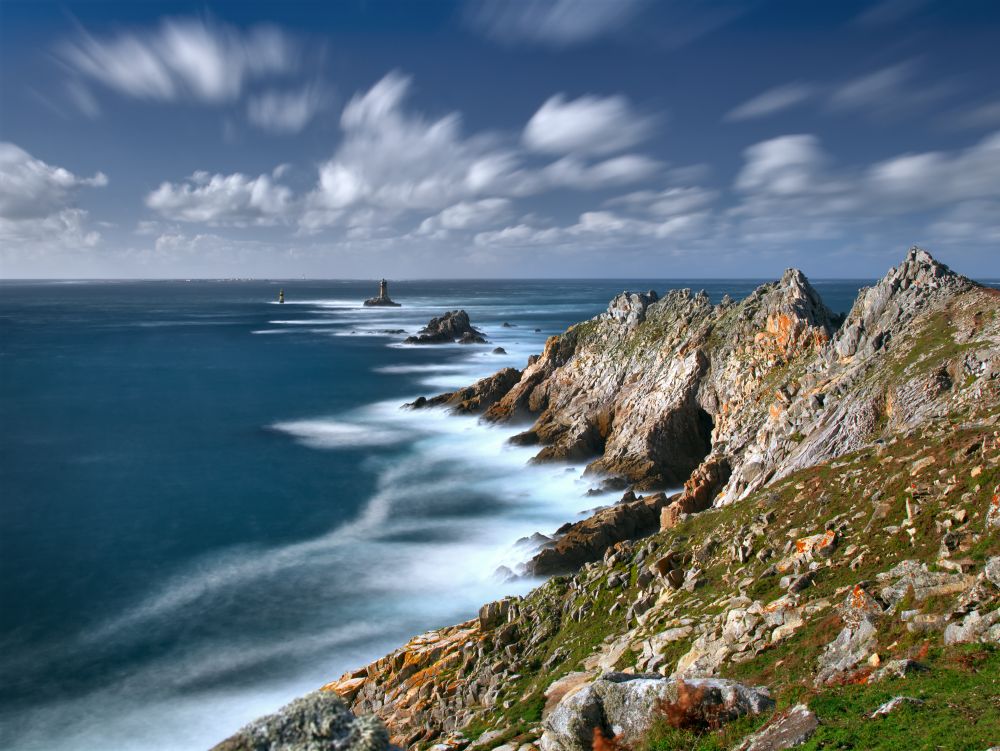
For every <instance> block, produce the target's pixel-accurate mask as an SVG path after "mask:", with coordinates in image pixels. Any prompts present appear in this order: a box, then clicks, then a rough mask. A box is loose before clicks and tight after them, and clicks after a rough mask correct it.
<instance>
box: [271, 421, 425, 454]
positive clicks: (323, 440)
mask: <svg viewBox="0 0 1000 751" xmlns="http://www.w3.org/2000/svg"><path fill="white" fill-rule="evenodd" d="M271 429H272V430H277V431H279V432H281V433H288V434H289V435H291V436H293V437H294V438H295V439H296V440H297V441H298V442H299V443H301V444H302V445H303V446H308V447H309V448H315V449H332V448H355V447H362V446H390V445H392V444H394V443H401V442H402V441H405V440H407V438H408V437H409V436H406V435H401V434H400V433H399V432H398V431H394V430H388V429H385V428H373V427H370V426H366V425H359V424H357V423H352V422H345V421H342V420H334V419H323V418H320V419H314V420H292V421H290V422H276V423H274V424H273V425H271Z"/></svg>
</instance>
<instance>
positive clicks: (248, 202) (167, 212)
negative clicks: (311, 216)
mask: <svg viewBox="0 0 1000 751" xmlns="http://www.w3.org/2000/svg"><path fill="white" fill-rule="evenodd" d="M146 205H147V206H149V208H151V209H153V210H155V211H157V212H159V213H160V214H162V215H163V216H164V217H167V218H168V219H173V220H175V221H181V222H203V223H205V224H210V225H216V226H222V225H230V226H237V227H243V226H250V225H269V224H276V223H278V222H282V221H285V220H287V219H288V218H289V217H290V215H291V212H292V210H293V208H294V205H293V199H292V191H291V190H290V189H289V188H287V187H285V186H284V185H279V184H277V183H274V182H273V181H272V179H271V177H270V176H269V175H259V176H257V177H248V176H246V175H242V174H240V173H238V172H237V173H235V174H232V175H219V174H216V175H210V174H208V173H207V172H195V173H194V174H193V175H191V177H190V178H188V179H187V180H185V181H183V182H180V183H170V182H164V183H162V184H161V185H160V187H158V188H157V189H156V190H154V191H153V192H152V193H150V194H149V195H148V196H146Z"/></svg>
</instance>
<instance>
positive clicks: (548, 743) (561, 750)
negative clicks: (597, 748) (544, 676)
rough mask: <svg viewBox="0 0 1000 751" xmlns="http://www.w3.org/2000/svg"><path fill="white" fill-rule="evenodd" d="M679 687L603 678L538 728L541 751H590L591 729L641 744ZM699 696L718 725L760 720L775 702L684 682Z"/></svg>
mask: <svg viewBox="0 0 1000 751" xmlns="http://www.w3.org/2000/svg"><path fill="white" fill-rule="evenodd" d="M680 683H681V682H680V681H678V680H675V679H672V678H664V677H662V676H659V675H628V674H625V673H607V674H605V675H603V676H601V677H600V678H599V679H598V680H596V681H594V683H592V684H590V685H589V686H587V687H586V688H583V689H581V690H580V691H578V692H576V693H574V694H572V695H570V696H568V697H567V698H565V699H563V700H562V701H561V702H560V703H559V705H558V706H556V708H555V709H554V710H553V711H552V712H551V714H549V715H548V717H547V718H546V719H545V721H544V722H543V732H542V737H541V740H540V742H539V746H540V747H541V749H542V751H591V748H592V745H591V744H592V742H593V739H594V731H595V729H599V730H600V731H601V732H602V733H604V735H605V737H608V738H611V737H614V738H615V739H616V740H617V741H619V742H621V743H624V744H633V743H635V742H637V741H638V740H640V739H641V738H643V737H644V736H645V734H646V733H647V732H648V731H649V728H650V726H651V724H652V722H653V721H654V720H655V718H656V714H657V708H658V707H659V706H660V704H661V703H662V702H665V701H666V702H671V701H676V700H677V698H678V691H679V690H683V689H681V688H680V686H679V684H680ZM684 683H685V684H686V686H687V687H688V688H691V689H694V690H696V691H699V692H703V693H702V696H701V702H702V706H705V707H708V706H710V707H712V709H713V711H716V712H718V713H719V715H720V717H721V719H722V720H723V721H731V720H734V719H736V718H737V717H741V716H743V715H745V714H759V713H761V712H765V711H767V710H769V709H771V708H772V707H773V706H774V702H773V701H772V700H771V697H770V695H769V694H768V692H767V689H764V688H753V687H750V686H745V685H743V684H741V683H737V682H735V681H728V680H722V679H717V678H705V679H692V680H688V681H684Z"/></svg>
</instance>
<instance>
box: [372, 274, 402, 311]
mask: <svg viewBox="0 0 1000 751" xmlns="http://www.w3.org/2000/svg"><path fill="white" fill-rule="evenodd" d="M365 305H366V306H368V307H373V306H383V307H386V306H388V307H393V308H398V307H400V304H399V303H398V302H393V301H392V300H391V299H390V298H389V282H387V281H386V280H385V279H382V280H381V281H380V282H379V283H378V297H369V298H368V299H367V300H365Z"/></svg>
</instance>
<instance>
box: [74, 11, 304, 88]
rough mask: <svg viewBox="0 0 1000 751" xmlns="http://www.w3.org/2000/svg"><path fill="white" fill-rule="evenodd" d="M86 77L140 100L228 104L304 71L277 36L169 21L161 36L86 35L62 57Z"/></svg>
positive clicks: (270, 31)
mask: <svg viewBox="0 0 1000 751" xmlns="http://www.w3.org/2000/svg"><path fill="white" fill-rule="evenodd" d="M57 54H58V55H59V57H60V58H61V59H62V60H63V61H64V62H65V63H66V64H67V65H68V66H69V67H70V69H71V70H73V71H74V72H75V73H76V74H78V75H79V76H82V77H85V78H90V79H92V80H94V81H96V82H98V83H100V84H103V85H104V86H107V87H108V88H110V89H113V90H115V91H118V92H120V93H122V94H126V95H128V96H131V97H135V98H139V99H152V100H160V101H174V100H179V99H194V100H199V101H204V102H228V101H233V100H235V99H236V98H237V97H239V95H240V93H241V92H242V91H243V87H244V85H245V83H246V82H247V81H248V80H249V79H252V78H260V77H264V76H267V75H272V74H278V73H284V72H287V71H290V70H292V69H294V68H295V67H296V65H297V55H296V52H295V50H294V46H293V44H292V42H291V41H290V40H289V39H288V38H287V37H286V36H285V35H284V34H283V33H282V32H281V31H279V30H278V29H276V28H274V27H270V26H261V27H256V28H253V29H250V30H248V31H245V32H244V31H240V30H238V29H235V28H234V27H231V26H227V25H223V24H218V23H214V22H211V21H207V20H204V19H195V18H186V19H168V20H164V21H163V22H162V23H161V24H160V26H159V28H158V29H156V30H155V31H151V32H148V31H143V32H138V31H126V32H120V33H118V34H117V35H114V36H110V37H106V38H103V39H98V38H96V37H94V36H91V35H90V34H87V33H84V32H82V33H81V34H80V35H79V37H78V38H77V39H75V40H73V41H68V42H66V43H64V44H63V45H61V46H60V47H59V48H58V49H57Z"/></svg>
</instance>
